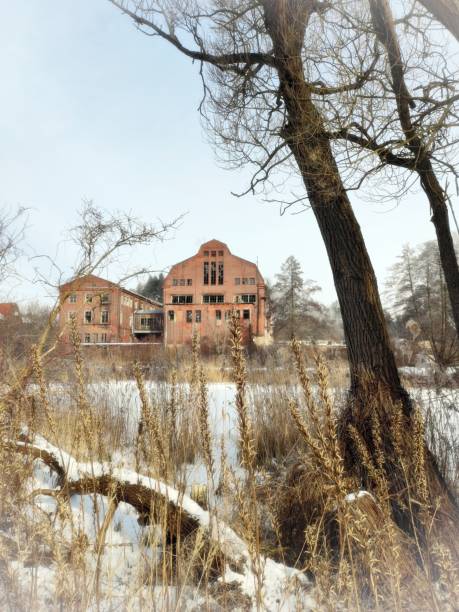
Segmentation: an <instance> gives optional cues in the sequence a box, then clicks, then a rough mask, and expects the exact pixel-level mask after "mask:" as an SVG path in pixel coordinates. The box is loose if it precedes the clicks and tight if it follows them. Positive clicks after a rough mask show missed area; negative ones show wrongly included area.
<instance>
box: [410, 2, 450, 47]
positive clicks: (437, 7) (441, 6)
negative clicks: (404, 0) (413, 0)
mask: <svg viewBox="0 0 459 612" xmlns="http://www.w3.org/2000/svg"><path fill="white" fill-rule="evenodd" d="M418 2H420V3H421V4H422V5H423V6H424V7H425V8H426V9H427V10H428V11H429V12H430V13H432V15H433V16H434V17H435V19H437V20H438V21H439V22H440V23H441V24H443V25H444V26H445V28H446V29H447V30H449V31H450V32H451V34H452V35H453V36H455V38H456V40H458V41H459V1H458V0H418Z"/></svg>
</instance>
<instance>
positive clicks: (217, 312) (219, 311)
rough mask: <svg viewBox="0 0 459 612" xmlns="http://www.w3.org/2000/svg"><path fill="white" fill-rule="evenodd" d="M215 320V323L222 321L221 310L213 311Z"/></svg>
mask: <svg viewBox="0 0 459 612" xmlns="http://www.w3.org/2000/svg"><path fill="white" fill-rule="evenodd" d="M215 318H216V319H217V321H221V320H222V311H221V310H216V311H215Z"/></svg>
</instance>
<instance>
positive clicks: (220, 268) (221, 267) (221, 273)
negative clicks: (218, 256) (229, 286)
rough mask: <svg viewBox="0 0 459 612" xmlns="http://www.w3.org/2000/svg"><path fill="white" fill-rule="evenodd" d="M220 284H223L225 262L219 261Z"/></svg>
mask: <svg viewBox="0 0 459 612" xmlns="http://www.w3.org/2000/svg"><path fill="white" fill-rule="evenodd" d="M218 284H219V285H223V262H222V261H219V262H218Z"/></svg>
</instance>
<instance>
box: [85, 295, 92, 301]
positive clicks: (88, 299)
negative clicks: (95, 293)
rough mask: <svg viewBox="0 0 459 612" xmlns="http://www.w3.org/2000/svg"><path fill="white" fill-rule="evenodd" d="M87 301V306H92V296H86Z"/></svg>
mask: <svg viewBox="0 0 459 612" xmlns="http://www.w3.org/2000/svg"><path fill="white" fill-rule="evenodd" d="M85 301H86V304H91V302H92V295H91V294H90V293H87V294H86V296H85Z"/></svg>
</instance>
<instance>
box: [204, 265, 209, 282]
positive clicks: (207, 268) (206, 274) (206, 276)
mask: <svg viewBox="0 0 459 612" xmlns="http://www.w3.org/2000/svg"><path fill="white" fill-rule="evenodd" d="M208 284H209V262H208V261H205V262H204V285H208Z"/></svg>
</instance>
